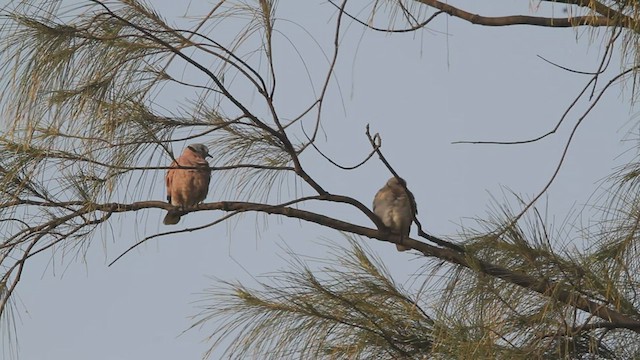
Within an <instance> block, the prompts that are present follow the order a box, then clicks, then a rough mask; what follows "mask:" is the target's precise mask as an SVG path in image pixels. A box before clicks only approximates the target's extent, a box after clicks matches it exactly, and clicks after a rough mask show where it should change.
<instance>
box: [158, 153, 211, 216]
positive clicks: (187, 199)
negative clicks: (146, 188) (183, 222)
mask: <svg viewBox="0 0 640 360" xmlns="http://www.w3.org/2000/svg"><path fill="white" fill-rule="evenodd" d="M207 156H209V157H210V156H211V155H209V149H208V148H207V146H206V145H203V144H191V145H189V146H187V147H186V148H185V149H184V151H183V152H182V155H180V157H178V158H176V160H175V161H173V162H172V163H171V165H169V167H171V169H169V170H168V171H167V176H166V177H165V182H166V185H167V201H168V202H169V203H170V204H171V205H175V206H179V207H181V208H186V207H190V206H194V205H196V204H198V203H200V202H202V201H204V199H205V198H206V197H207V193H208V192H209V182H210V181H211V170H210V169H209V163H208V162H207V160H206V158H207ZM179 166H183V167H197V168H198V169H180V168H179ZM184 214H185V212H183V211H176V210H170V211H169V212H168V213H167V215H166V216H165V217H164V221H163V223H164V224H165V225H175V224H177V223H178V222H179V221H180V217H181V216H182V215H184Z"/></svg>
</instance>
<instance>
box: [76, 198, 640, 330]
mask: <svg viewBox="0 0 640 360" xmlns="http://www.w3.org/2000/svg"><path fill="white" fill-rule="evenodd" d="M86 207H87V208H91V209H95V210H97V211H106V212H113V213H118V212H130V211H138V210H144V209H153V208H155V209H164V210H172V209H174V207H173V206H172V205H170V204H167V203H165V202H161V201H143V202H136V203H131V204H123V203H104V204H87V205H86ZM204 210H223V211H227V212H229V211H232V212H248V211H255V212H262V213H265V214H270V215H283V216H287V217H290V218H294V219H300V220H305V221H308V222H312V223H315V224H318V225H321V226H325V227H329V228H332V229H335V230H338V231H344V232H349V233H352V234H357V235H361V236H365V237H368V238H371V239H377V240H380V241H386V242H390V243H394V244H398V243H400V242H401V241H402V244H403V245H405V246H408V247H410V248H413V249H416V250H418V251H420V252H421V253H422V254H423V255H425V256H427V257H435V258H438V259H440V260H443V261H446V262H448V263H450V264H454V265H460V266H462V267H465V268H468V269H471V270H472V271H475V272H479V273H482V274H485V275H489V276H492V277H495V278H499V279H502V280H504V281H506V282H509V283H511V284H514V285H518V286H520V287H523V288H526V289H529V290H531V291H534V292H536V293H538V294H541V295H543V296H545V297H549V298H552V299H554V300H556V301H559V302H561V303H563V304H565V305H568V306H573V307H575V308H577V309H580V310H582V311H585V312H587V313H589V314H592V315H594V316H597V317H599V318H601V319H603V320H605V321H607V322H614V323H616V324H619V328H624V329H629V330H632V331H635V332H639V333H640V321H639V320H636V319H634V318H632V317H630V316H628V315H625V314H623V313H620V312H618V311H617V310H615V309H611V308H609V307H607V306H606V305H604V304H600V303H598V302H596V301H593V300H591V299H589V298H588V297H586V296H584V295H581V294H579V293H577V292H575V291H573V290H571V289H568V288H567V286H566V285H564V284H563V283H561V282H555V281H551V280H545V279H538V278H536V277H534V276H531V275H528V274H525V273H521V272H516V271H512V270H509V269H507V268H504V267H502V266H498V265H495V264H491V263H489V262H486V261H483V260H479V259H476V258H473V257H472V255H470V254H468V253H467V254H461V253H459V252H457V251H455V250H452V249H443V248H439V247H436V246H432V245H429V244H426V243H423V242H421V241H418V240H415V239H411V238H407V237H404V238H403V237H402V236H400V235H396V234H391V233H389V232H387V231H381V230H378V229H372V228H368V227H364V226H360V225H356V224H352V223H349V222H345V221H342V220H338V219H335V218H332V217H329V216H326V215H322V214H318V213H314V212H310V211H306V210H299V209H295V208H291V207H288V206H278V205H269V204H261V203H251V202H237V201H221V202H213V203H206V204H200V205H197V206H195V207H193V208H191V209H189V211H192V212H195V211H204ZM433 238H435V237H433ZM439 240H441V241H445V240H442V239H439Z"/></svg>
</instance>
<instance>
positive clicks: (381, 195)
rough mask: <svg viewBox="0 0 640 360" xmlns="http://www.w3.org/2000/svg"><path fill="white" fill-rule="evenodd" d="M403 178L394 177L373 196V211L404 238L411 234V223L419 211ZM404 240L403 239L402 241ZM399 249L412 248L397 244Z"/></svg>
mask: <svg viewBox="0 0 640 360" xmlns="http://www.w3.org/2000/svg"><path fill="white" fill-rule="evenodd" d="M406 186H407V184H406V182H405V181H404V180H403V179H399V178H396V177H392V178H391V179H389V181H387V183H386V184H385V186H383V187H382V189H380V190H378V193H376V196H375V197H374V198H373V213H374V214H376V215H377V216H378V217H379V218H380V220H382V223H383V224H384V225H385V226H386V227H388V228H389V229H390V230H391V232H392V233H394V234H399V235H400V236H402V238H403V239H404V238H405V237H408V236H409V230H410V229H411V223H412V222H413V218H414V216H415V214H417V213H418V209H417V207H416V201H415V198H414V197H413V194H412V193H411V191H409V190H408V189H407V190H406V191H405V188H406ZM401 242H402V241H401ZM396 248H397V249H398V251H406V250H409V249H410V248H408V247H406V246H403V245H400V244H396Z"/></svg>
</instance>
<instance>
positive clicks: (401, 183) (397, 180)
mask: <svg viewBox="0 0 640 360" xmlns="http://www.w3.org/2000/svg"><path fill="white" fill-rule="evenodd" d="M387 186H392V187H395V186H398V187H406V186H407V182H406V181H404V179H403V178H397V177H395V176H394V177H392V178H391V179H389V181H387Z"/></svg>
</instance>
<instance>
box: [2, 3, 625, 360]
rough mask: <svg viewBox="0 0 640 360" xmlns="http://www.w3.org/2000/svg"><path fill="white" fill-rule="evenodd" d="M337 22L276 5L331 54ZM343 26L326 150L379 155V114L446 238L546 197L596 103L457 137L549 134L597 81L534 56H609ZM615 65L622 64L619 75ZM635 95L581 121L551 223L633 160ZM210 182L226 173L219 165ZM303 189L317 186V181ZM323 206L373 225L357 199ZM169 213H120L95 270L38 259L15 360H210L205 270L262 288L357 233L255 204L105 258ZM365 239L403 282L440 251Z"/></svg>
mask: <svg viewBox="0 0 640 360" xmlns="http://www.w3.org/2000/svg"><path fill="white" fill-rule="evenodd" d="M4 1H6V0H4ZM174 3H177V2H173V1H168V0H164V1H153V4H154V6H157V7H158V8H159V11H160V13H162V14H163V15H164V16H165V17H166V18H168V19H170V21H169V22H170V23H179V24H182V26H186V25H187V24H189V23H187V22H185V20H184V19H182V18H180V15H182V14H183V13H184V9H185V6H182V7H179V8H176V7H175V6H176V5H172V4H174ZM353 3H354V4H353V5H350V6H352V7H351V9H352V10H354V11H357V10H358V9H360V8H359V7H358V6H361V5H356V4H355V3H356V2H355V1H354V2H353ZM358 3H360V4H362V3H363V2H358ZM464 3H465V4H466V3H468V2H464ZM490 3H491V4H494V5H489V4H490ZM513 3H514V2H512V1H495V2H494V1H492V2H482V4H477V5H476V6H477V9H474V11H476V12H480V13H482V14H486V15H498V14H511V13H515V12H520V13H525V14H530V12H529V7H528V4H527V2H520V3H523V4H520V6H514V5H513ZM210 6H212V4H209V3H197V4H196V3H192V4H190V13H192V14H198V15H202V14H205V13H206V12H207V11H208V7H210ZM491 6H494V7H495V8H491ZM429 12H430V13H431V12H432V10H429ZM335 15H336V10H335V8H334V7H332V6H331V5H329V4H328V3H326V2H324V1H315V2H301V1H281V2H280V3H279V11H278V12H277V16H278V17H279V18H282V19H288V20H291V21H293V22H295V23H297V24H298V25H299V26H300V27H303V28H305V29H306V30H307V31H308V32H309V33H310V34H311V35H312V36H313V38H315V40H316V41H317V42H318V43H319V44H320V45H321V46H322V48H323V49H324V51H325V52H327V53H330V52H331V50H332V42H333V29H334V27H333V24H334V20H335ZM345 24H350V25H349V26H345V28H344V29H345V31H346V34H345V35H344V38H343V42H342V44H341V45H342V48H341V50H340V58H339V62H338V65H337V68H336V77H337V79H338V82H339V84H340V89H341V95H342V99H341V100H340V98H339V96H340V93H338V91H337V87H336V86H335V83H333V84H332V87H331V88H330V92H331V95H330V97H329V98H330V99H331V101H330V102H329V103H328V104H327V106H326V107H325V110H324V114H323V127H324V130H325V132H326V136H327V138H328V140H327V141H325V140H324V138H323V139H322V141H321V142H319V146H320V147H321V148H322V149H323V150H325V151H326V153H327V154H328V155H330V156H332V157H334V158H335V159H339V160H340V161H341V162H342V163H346V164H352V163H354V162H357V161H359V160H360V159H361V157H362V156H363V155H364V154H366V153H367V152H368V150H369V145H368V142H367V139H366V138H365V136H364V129H365V125H366V124H370V126H371V129H372V131H373V132H378V133H380V135H381V136H382V138H383V151H384V152H385V154H386V156H387V158H388V159H389V161H391V162H392V164H393V165H394V166H395V167H396V169H397V170H398V171H399V173H400V175H401V176H403V177H404V178H405V179H406V180H407V182H408V185H409V188H410V189H411V190H412V191H413V192H414V194H415V196H416V199H417V202H418V205H419V211H420V215H421V216H420V219H421V221H422V223H423V225H424V227H425V228H426V230H427V231H429V232H431V233H434V234H436V235H442V236H453V235H455V234H456V233H457V231H458V230H459V224H460V223H464V224H467V225H471V224H472V221H470V220H468V218H471V217H475V216H479V217H483V216H485V214H486V212H487V210H488V209H489V207H490V203H491V195H492V194H493V195H495V196H496V197H497V198H498V199H502V189H503V187H508V188H510V189H512V190H514V191H515V192H517V193H520V194H523V195H525V196H527V197H531V196H533V195H535V194H536V193H537V192H538V191H539V190H541V189H542V187H543V186H544V184H545V183H546V182H547V180H548V178H549V176H550V175H551V174H552V172H553V170H554V168H555V166H556V164H557V161H558V159H559V156H560V152H561V149H562V146H563V145H564V142H565V141H566V138H567V135H568V132H569V130H570V125H572V124H573V123H574V122H575V120H576V119H577V117H578V116H579V114H581V112H582V111H584V109H585V108H586V107H585V103H584V102H582V103H580V106H579V107H578V108H577V111H575V112H573V113H572V115H571V116H570V117H569V118H568V120H567V121H568V122H569V123H568V124H566V125H564V126H563V127H562V128H561V129H560V131H559V132H558V134H556V135H555V136H552V137H550V138H548V139H546V140H544V141H541V142H538V143H534V144H529V145H520V146H495V145H486V146H480V145H452V144H451V142H453V141H456V140H514V139H523V138H528V137H532V136H537V135H539V134H541V133H543V132H546V131H547V130H548V129H550V128H551V127H553V125H554V124H555V123H556V122H557V121H558V119H559V118H560V116H561V115H562V113H563V112H564V110H565V109H566V107H567V106H568V104H569V103H570V102H571V101H572V100H573V98H574V97H575V96H576V95H577V93H578V92H579V91H580V89H581V87H582V86H583V85H584V84H585V82H586V81H587V80H588V79H587V78H586V77H585V76H580V75H576V74H570V73H567V72H564V71H562V70H560V69H557V68H554V67H553V66H551V65H549V64H547V63H545V62H544V61H542V60H541V59H539V58H538V57H537V55H541V56H543V57H545V58H548V59H550V60H552V61H554V62H556V63H558V64H562V65H565V66H570V67H574V68H576V69H578V70H584V71H593V70H594V69H595V67H596V64H597V63H598V61H599V55H600V51H599V44H600V41H601V39H600V38H596V39H595V40H594V44H593V45H591V46H590V45H589V41H588V40H589V36H588V33H587V32H586V30H584V29H583V30H578V31H575V30H573V29H555V30H554V29H541V28H534V27H524V26H519V27H509V28H486V27H480V26H474V25H471V24H468V23H466V22H463V21H461V20H458V19H454V18H447V17H444V16H441V17H439V18H438V19H437V20H435V21H434V22H433V23H432V24H431V25H430V27H429V28H430V29H432V30H433V31H424V32H419V33H414V34H401V35H389V34H383V33H375V32H372V31H368V30H367V31H365V30H363V29H362V27H361V26H360V25H357V24H354V23H350V21H346V23H345ZM298 25H294V24H292V23H287V22H285V21H279V22H278V23H277V24H276V28H277V29H279V30H280V31H281V32H282V33H284V34H286V36H287V37H289V39H290V40H291V41H293V42H295V43H296V44H297V46H298V50H299V51H300V52H301V53H302V54H303V56H304V58H305V61H306V63H307V66H308V67H309V69H310V71H311V74H312V76H313V77H314V81H316V82H318V83H319V82H320V81H321V80H322V77H321V74H322V73H323V71H324V70H325V69H326V61H325V60H324V59H323V58H322V56H320V52H319V51H318V49H317V47H316V45H313V46H311V45H310V43H309V42H308V35H307V34H306V33H304V32H302V31H301V30H300V27H299V26H298ZM214 36H215V34H214ZM276 44H278V46H280V48H278V47H276V50H280V51H281V54H282V55H280V56H279V59H278V63H277V65H278V69H279V74H280V76H281V77H280V79H279V80H278V81H279V85H280V86H281V93H280V98H279V102H278V105H279V106H280V110H281V111H282V112H283V113H284V114H286V113H292V112H294V111H295V110H299V109H300V108H301V103H302V102H303V101H305V100H308V99H309V96H310V93H309V92H308V91H309V89H308V86H307V85H305V84H307V82H306V79H303V77H305V78H306V75H304V74H303V73H300V70H301V67H300V62H299V60H298V59H297V58H296V57H295V52H293V51H292V48H291V47H289V46H287V45H286V42H284V41H282V38H279V40H278V41H277V42H276ZM618 62H619V60H616V59H614V61H613V64H614V65H613V66H612V68H614V70H617V69H618V68H617V64H618ZM190 71H191V70H187V75H186V76H197V74H195V73H193V75H189V74H190V73H189V72H190ZM629 95H630V94H629V93H628V92H627V93H626V96H621V88H620V87H615V88H614V89H612V90H611V91H610V92H609V93H608V94H607V95H606V96H605V98H604V99H603V100H602V102H601V103H600V104H599V105H598V106H597V108H596V109H595V110H594V111H593V112H592V113H591V114H590V115H589V117H588V118H587V120H586V121H585V122H584V124H583V125H582V127H581V128H580V129H579V131H578V134H577V138H576V139H575V141H574V143H573V145H572V146H571V150H570V152H569V155H568V157H567V161H566V164H565V165H564V168H563V169H562V171H561V173H560V175H559V177H558V179H557V180H556V182H555V183H554V184H553V186H552V188H551V189H550V192H549V198H550V202H549V206H548V208H549V213H550V214H551V215H552V216H555V217H556V218H557V219H558V220H557V221H556V222H558V223H559V222H560V221H561V220H562V219H563V218H564V217H565V216H566V215H567V212H568V211H570V209H571V208H572V207H574V206H577V207H580V206H581V205H582V204H584V203H586V202H587V201H588V199H589V197H590V195H591V194H592V193H593V192H594V191H595V189H596V185H597V183H598V181H600V180H601V179H602V178H604V177H606V176H607V175H608V174H610V173H611V172H612V169H613V168H614V167H615V166H616V165H619V164H622V163H623V160H624V158H621V159H616V156H618V155H619V154H621V153H622V152H623V151H624V150H626V149H628V148H629V146H630V145H625V144H622V143H620V140H621V139H622V138H623V137H624V136H625V134H626V131H628V130H629V128H628V127H625V124H627V122H628V120H629V119H630V118H631V117H632V112H631V110H630V106H629V100H628V98H629ZM248 99H249V100H250V98H248ZM163 101H180V102H182V103H184V94H183V93H168V94H165V95H163ZM341 102H342V103H343V104H344V110H343V108H342V104H341ZM163 104H164V106H171V105H172V104H166V103H163ZM173 105H175V103H174V104H173ZM345 110H346V111H345ZM176 150H177V151H180V150H181V149H176ZM302 160H303V165H304V166H305V167H306V168H307V170H308V171H309V173H310V174H311V175H312V176H314V177H317V179H318V180H319V182H320V183H321V184H322V185H323V186H324V187H325V188H326V189H327V190H329V191H331V192H334V193H343V194H349V195H351V196H353V197H355V198H357V199H359V200H360V201H362V202H363V203H365V204H370V202H371V199H372V198H373V195H374V194H375V192H376V191H377V189H378V188H380V187H381V186H382V185H383V184H384V183H385V181H386V179H387V178H388V177H389V174H388V173H387V171H386V169H385V168H384V166H383V165H382V164H381V163H379V162H378V161H377V160H374V161H370V162H369V163H368V164H367V165H365V166H363V167H362V168H360V169H358V170H356V171H352V172H345V171H342V170H339V169H336V168H334V167H332V166H331V165H330V164H329V163H327V162H326V161H324V160H322V159H321V158H320V157H319V156H317V155H316V154H313V153H312V152H311V151H310V152H309V153H308V154H305V155H304V156H303V159H302ZM168 162H169V160H168V159H167V163H168ZM162 176H163V174H162V173H159V174H158V175H157V181H156V183H155V187H154V188H153V198H154V199H164V189H163V184H162ZM213 176H214V178H213V182H215V181H216V174H215V173H214V175H213ZM304 191H305V193H307V194H310V193H311V190H310V189H308V188H305V189H304ZM220 196H222V195H221V193H220V192H216V191H212V192H211V193H210V194H209V197H208V199H207V201H217V200H220V198H219V197H220ZM286 196H287V195H286V194H283V197H285V198H286ZM323 209H324V210H325V211H330V213H331V214H332V215H334V216H336V217H339V218H344V219H346V220H349V221H354V222H357V223H360V224H364V225H369V226H373V225H372V224H369V223H368V221H367V220H366V219H365V218H364V217H363V216H362V215H359V214H357V213H356V212H355V211H353V210H351V209H348V208H346V207H337V208H335V209H334V208H323ZM163 215H164V214H162V212H161V211H158V210H152V211H148V212H146V213H144V214H137V216H136V217H134V216H132V215H124V216H121V217H119V218H116V219H114V221H113V222H112V224H111V230H110V231H105V232H104V233H103V234H104V235H105V236H100V235H101V234H100V233H98V234H96V237H95V239H94V240H93V241H92V243H91V246H90V248H89V250H88V252H87V256H86V259H84V260H86V262H85V261H82V259H72V258H61V257H60V256H58V257H56V260H55V262H54V263H52V262H50V260H51V259H50V256H49V254H43V255H44V256H39V257H37V258H34V259H33V261H31V262H30V263H29V266H28V267H27V268H26V271H25V273H24V274H23V278H22V282H21V284H20V286H19V288H18V291H17V296H18V297H17V298H16V300H17V303H18V310H19V311H18V313H17V315H19V323H18V329H17V330H18V332H17V333H18V337H19V346H20V348H19V350H20V351H19V352H20V359H23V360H24V359H26V360H55V359H65V360H85V359H92V360H134V359H156V360H169V359H198V358H200V357H201V355H202V353H203V352H204V351H205V350H206V349H207V343H206V342H204V341H203V340H204V339H205V337H206V336H207V335H208V334H209V333H208V331H211V330H212V329H213V325H211V326H208V327H205V328H203V329H201V330H198V329H196V330H191V331H189V332H187V333H185V334H182V335H181V333H182V331H183V330H185V329H186V328H188V327H189V326H190V325H191V323H192V320H190V319H189V316H191V315H194V314H196V313H197V311H198V309H197V306H198V304H195V303H194V302H197V301H198V300H200V299H202V296H201V295H199V293H200V292H202V291H203V290H204V289H205V288H207V287H210V286H212V285H213V283H212V281H211V280H210V279H209V278H208V277H210V276H213V277H217V278H219V279H223V280H228V281H234V280H238V281H241V282H247V284H252V283H253V281H252V280H251V275H253V276H256V277H258V276H260V275H261V274H265V273H268V272H270V271H275V270H277V269H280V268H283V267H285V266H286V262H285V260H283V254H284V252H283V250H282V247H290V248H291V249H293V250H294V251H296V252H299V253H302V254H308V255H314V256H322V254H323V252H324V250H323V248H322V247H321V246H320V245H318V244H319V243H320V242H321V239H322V238H331V239H334V240H336V241H344V240H343V237H342V236H341V235H340V234H338V233H337V232H335V231H332V230H330V229H323V228H320V227H319V226H316V225H313V224H306V223H300V222H298V221H293V220H291V219H280V218H275V217H273V216H271V217H269V218H268V227H265V226H263V225H264V223H265V221H263V220H264V218H263V217H262V216H260V217H256V216H255V215H253V214H249V215H246V216H244V217H243V218H242V219H241V220H240V221H233V222H231V223H229V224H226V225H221V226H218V227H216V228H212V229H207V230H204V231H201V232H198V233H191V234H184V235H180V236H175V237H165V238H161V239H159V240H157V241H156V240H154V241H151V242H149V243H148V244H147V245H146V246H143V247H141V248H140V250H138V251H134V252H132V253H130V254H129V255H127V256H126V257H124V258H123V259H122V260H121V261H119V262H118V263H116V265H114V266H113V267H110V268H108V267H107V264H108V263H109V262H110V261H111V260H112V259H113V258H115V257H116V256H117V255H118V254H120V253H121V252H122V251H123V250H125V249H126V248H127V247H129V246H130V245H131V244H133V243H135V242H136V241H137V240H140V239H141V238H142V237H143V236H142V234H151V233H154V232H158V231H162V230H166V227H164V226H163V225H162V224H161V219H162V216H163ZM219 215H220V214H219V213H217V212H210V213H198V214H192V215H189V216H186V217H185V218H184V220H183V221H182V222H181V223H180V225H179V226H181V227H184V226H193V225H196V224H200V223H204V222H205V221H206V220H208V219H211V217H212V216H219ZM257 220H258V222H256V221H257ZM413 230H414V232H415V229H413ZM365 241H366V243H367V244H368V245H369V246H371V247H372V248H373V249H374V251H375V252H376V253H378V254H379V255H380V256H381V258H382V259H383V260H384V261H385V263H386V265H387V266H388V267H389V269H390V270H391V272H392V274H393V275H394V277H395V278H396V279H397V280H399V281H401V282H403V281H407V280H408V279H409V276H410V275H411V274H413V273H414V271H415V270H416V269H417V268H418V267H420V266H421V265H423V264H424V263H425V262H430V261H433V260H432V259H427V258H416V256H415V255H414V254H411V253H402V254H400V253H397V252H396V251H395V246H394V245H393V244H387V243H381V242H378V241H373V240H365ZM577 245H578V246H581V245H582V244H577ZM217 354H219V353H217ZM214 358H215V356H214Z"/></svg>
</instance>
